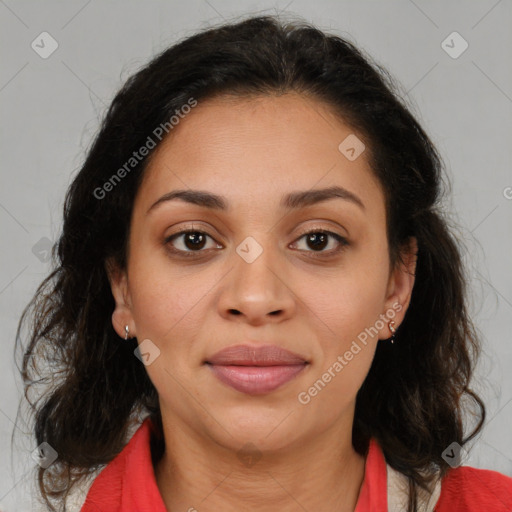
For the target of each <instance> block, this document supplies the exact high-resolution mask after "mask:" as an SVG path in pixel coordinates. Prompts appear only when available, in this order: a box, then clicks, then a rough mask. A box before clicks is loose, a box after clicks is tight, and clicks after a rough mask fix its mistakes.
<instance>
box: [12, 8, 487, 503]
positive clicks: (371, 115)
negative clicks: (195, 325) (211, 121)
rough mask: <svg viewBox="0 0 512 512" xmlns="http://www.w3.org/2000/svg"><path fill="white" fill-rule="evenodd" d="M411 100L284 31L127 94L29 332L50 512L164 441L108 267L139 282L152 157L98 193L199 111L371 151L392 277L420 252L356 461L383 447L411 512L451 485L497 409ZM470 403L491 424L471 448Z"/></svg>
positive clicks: (212, 35) (332, 45)
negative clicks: (344, 135) (145, 439)
mask: <svg viewBox="0 0 512 512" xmlns="http://www.w3.org/2000/svg"><path fill="white" fill-rule="evenodd" d="M397 90H398V89H397V86H396V85H395V82H394V81H393V80H392V79H391V77H390V76H389V75H388V73H387V72H386V71H385V70H384V69H383V68H381V67H380V66H379V65H377V64H374V63H372V61H371V59H370V58H369V57H367V56H365V55H364V54H363V52H362V50H359V49H357V48H356V47H355V46H354V45H353V44H352V43H350V42H349V41H348V40H346V39H343V38H341V37H338V36H336V35H329V34H326V33H324V32H323V31H320V30H318V29H317V28H315V27H314V26H312V25H310V24H307V23H305V22H303V21H293V22H286V23H284V22H282V21H280V20H279V19H278V18H277V17H271V16H258V17H251V18H248V19H245V20H242V21H237V22H233V23H227V24H224V25H222V26H219V27H215V28H210V29H208V30H204V31H202V32H200V33H197V34H195V35H193V36H191V37H188V38H186V39H184V40H182V41H180V42H179V43H177V44H175V45H173V46H171V47H170V48H168V49H166V50H165V51H163V52H162V53H161V54H159V55H158V56H156V57H155V58H154V59H153V60H151V62H149V63H148V64H147V65H146V66H145V67H143V68H142V69H141V70H140V71H138V72H137V73H136V74H134V75H133V76H131V77H130V78H129V79H128V80H127V82H126V83H125V84H124V86H123V87H122V88H121V89H120V91H119V92H118V93H117V95H116V96H115V98H114V100H113V101H112V104H111V105H110V108H109V109H108V112H107V114H106V117H105V118H104V120H103V121H102V124H101V127H100V130H99V132H98V134H97V135H96V137H95V140H94V142H93V144H92V146H91V147H90V149H89V151H88V154H87V157H86V159H85V162H84V164H83V166H82V167H81V169H80V171H79V173H78V174H77V175H76V177H75V178H74V180H73V182H72V184H71V186H70V187H69V190H68V192H67V196H66V200H65V205H64V225H63V230H62V234H61V236H60V239H59V240H58V242H57V244H56V245H55V246H54V248H53V262H54V270H53V271H52V273H51V275H49V276H48V277H47V278H46V279H45V280H44V282H43V283H42V284H41V285H40V287H39V288H38V290H37V293H36V294H35V296H34V298H33V299H32V301H31V302H30V304H29V305H28V306H27V307H26V309H25V311H24V312H23V316H22V317H21V319H20V324H19V326H18V336H17V338H19V336H20V331H21V328H22V325H24V324H25V322H26V321H27V320H29V319H30V320H31V322H30V325H29V326H28V327H29V331H30V332H29V335H28V339H27V343H26V346H25V347H23V360H22V363H21V365H22V368H21V370H22V376H23V379H24V383H25V395H26V397H27V398H28V400H29V403H30V407H31V410H32V412H33V413H34V419H35V436H36V439H37V443H38V444H39V443H41V442H42V441H46V442H48V443H49V444H50V445H51V446H52V447H53V448H54V449H55V450H56V451H57V452H58V455H59V458H58V459H57V461H56V462H55V463H54V464H53V465H52V466H50V467H49V468H48V469H46V470H44V469H42V468H41V469H39V470H38V471H39V473H38V476H39V486H40V490H41V493H42V496H43V497H44V498H45V500H46V501H47V504H48V506H49V507H50V502H53V505H55V504H56V505H58V506H61V507H62V505H63V502H64V500H63V498H64V496H65V494H66V492H67V490H68V489H69V488H70V486H71V484H72V483H73V482H75V481H78V480H79V478H80V476H81V475H85V474H87V473H88V472H90V471H92V470H94V469H95V468H97V467H99V466H100V465H101V464H105V463H108V462H109V461H110V460H112V459H113V458H114V456H115V455H116V454H117V453H119V452H120V450H121V449H122V448H123V446H124V443H125V442H126V439H125V438H126V435H127V432H128V430H127V429H128V426H129V424H130V420H131V419H132V418H133V415H134V412H135V411H139V412H141V411H142V412H144V411H145V412H148V413H149V414H151V415H152V417H154V418H155V419H156V420H157V424H158V425H159V428H160V429H161V419H159V409H158V401H157V392H156V390H155V388H154V386H153V385H152V383H151V381H150V380H149V378H148V376H147V373H146V370H145V367H144V366H143V365H142V364H141V363H140V361H139V360H138V359H137V358H136V357H134V355H133V350H134V347H135V346H136V342H135V341H134V342H133V344H132V343H129V342H120V341H121V340H120V339H119V336H118V335H117V334H116V332H115V331H114V329H113V327H112V323H111V315H112V312H113V310H114V305H115V304H114V300H113V297H112V293H111V289H110V284H109V281H108V278H107V273H106V268H105V264H106V261H107V259H110V258H112V260H113V261H115V262H116V263H117V265H118V266H119V267H120V268H125V264H126V247H127V241H128V237H129V226H130V219H131V213H132V207H133V203H134V198H135V196H136V194H137V190H138V187H139V186H140V183H141V179H142V177H143V175H144V170H145V169H146V167H147V163H148V158H149V157H144V158H142V159H141V160H140V162H138V163H137V165H135V166H134V167H133V170H131V172H129V173H126V176H125V177H123V179H122V181H121V182H119V183H117V184H116V185H115V186H114V187H112V188H113V189H112V190H111V191H109V192H108V193H107V194H105V195H104V197H102V198H98V197H97V196H98V194H96V195H95V194H94V191H95V190H98V187H100V188H101V187H102V186H103V185H104V184H105V183H106V182H107V181H108V180H109V179H110V178H111V177H112V175H113V174H114V173H116V171H117V170H118V169H119V168H122V166H123V165H124V164H125V163H126V162H127V160H128V159H129V158H130V156H131V155H132V153H133V151H136V150H137V149H138V148H140V147H141V146H143V145H144V144H145V143H146V141H147V138H148V136H149V135H151V134H152V133H153V132H154V130H155V128H156V127H158V126H160V125H162V124H163V123H166V122H168V121H169V119H170V117H171V116H172V115H173V114H174V113H175V112H176V110H179V109H180V108H181V107H182V106H183V105H185V104H186V103H187V102H188V101H189V99H190V98H191V97H193V98H195V100H197V101H198V102H201V101H202V100H205V99H207V98H213V97H214V96H216V95H219V94H220V95H222V94H226V95H235V96H239V97H242V98H243V97H247V96H258V95H272V94H274V95H279V94H284V93H287V92H297V93H300V94H303V95H305V97H306V96H307V97H309V98H314V99H316V100H318V101H321V102H323V103H325V104H327V105H328V106H330V107H331V108H332V110H333V112H335V113H336V114H338V115H339V116H340V117H341V118H342V120H343V121H344V122H345V123H347V124H349V125H350V126H351V127H352V128H353V129H354V131H356V132H357V133H358V134H360V135H361V137H362V138H363V140H364V141H365V143H366V144H367V146H368V148H369V151H368V152H367V155H368V156H369V161H370V164H371V168H372V170H373V172H374V173H375V175H376V176H377V178H378V180H379V182H380V183H381V185H382V188H383V190H384V193H385V199H386V221H387V234H388V240H389V248H390V249H389V250H390V260H391V262H392V265H398V264H399V263H400V256H399V255H400V248H401V247H402V246H403V244H404V243H406V242H407V241H408V240H409V239H410V237H415V238H416V239H417V243H418V253H417V268H416V278H415V285H414V288H413V292H412V298H411V303H410V306H409V309H408V311H407V314H406V316H405V319H404V321H403V323H402V325H401V326H400V328H399V330H398V331H397V334H396V343H395V344H394V345H391V344H389V343H380V344H378V347H377V351H376V354H375V358H374V360H373V363H372V366H371V368H370V371H369V374H368V376H367V378H366V380H365V382H364V384H363V386H362V387H361V389H360V390H359V392H358V395H357V402H356V410H355V418H354V424H353V444H354V447H355V449H356V450H358V452H360V453H361V454H365V453H366V450H367V448H368V441H369V438H370V437H375V438H376V439H377V440H378V442H379V443H380V445H381V446H382V449H383V452H384V455H385V458H386V461H387V462H388V464H390V465H391V466H392V467H393V468H395V469H396V470H398V471H400V472H401V473H403V474H404V475H406V476H407V477H408V479H409V483H410V487H409V489H410V493H409V494H410V499H409V501H410V502H409V510H410V511H411V512H412V511H414V510H416V499H417V491H418V487H421V488H425V489H427V488H428V486H429V485H430V484H431V482H432V478H433V475H434V474H435V472H436V471H438V472H440V474H441V475H444V474H445V473H446V471H448V470H449V469H450V468H449V466H448V465H447V463H446V462H445V461H444V459H443V458H442V456H441V454H442V452H443V450H444V449H445V448H447V447H448V446H449V445H450V444H451V443H452V442H454V441H456V442H458V443H459V444H460V445H464V444H465V443H466V442H467V441H468V440H470V439H472V438H473V437H474V436H475V435H476V434H477V433H478V432H479V430H480V429H481V427H482V424H483V421H484V418H485V407H484V405H483V403H482V401H481V400H480V398H479V397H478V396H477V395H476V394H475V393H474V392H473V391H471V389H469V388H468V384H469V381H470V378H471V375H472V371H473V364H474V361H475V358H476V357H477V356H478V353H479V341H478V338H477V335H476V331H475V328H474V326H473V325H472V323H471V321H470V318H469V317H468V314H467V309H466V279H465V276H464V273H463V267H462V261H461V257H460V252H459V248H458V246H457V244H456V243H455V241H454V237H453V235H452V234H451V232H450V229H449V228H448V221H447V220H445V218H444V217H443V215H442V213H441V211H440V192H441V185H442V176H441V171H442V163H441V159H440V157H439V155H438V153H437V151H436V149H435V148H434V146H433V144H432V143H431V141H430V139H429V137H428V136H427V135H426V133H425V132H424V131H423V129H422V128H421V127H420V125H419V124H418V122H417V121H416V120H415V118H414V116H413V115H412V114H411V112H410V111H409V109H408V107H407V106H406V104H405V101H404V100H403V99H401V98H400V95H399V94H398V93H397ZM185 122H186V121H185ZM35 389H40V390H41V391H40V392H39V393H38V395H37V399H36V398H34V397H32V396H31V393H32V392H33V391H34V390H35ZM466 397H469V398H470V399H472V400H473V403H474V404H476V405H477V408H478V409H479V411H480V421H479V423H478V425H477V426H476V428H475V429H474V430H473V431H472V432H471V433H470V435H469V436H468V437H464V425H463V415H464V411H465V409H464V407H463V399H464V398H466Z"/></svg>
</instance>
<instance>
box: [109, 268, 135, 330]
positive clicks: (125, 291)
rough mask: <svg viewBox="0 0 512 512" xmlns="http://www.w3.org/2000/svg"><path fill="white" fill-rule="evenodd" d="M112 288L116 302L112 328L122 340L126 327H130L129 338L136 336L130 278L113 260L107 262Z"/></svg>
mask: <svg viewBox="0 0 512 512" xmlns="http://www.w3.org/2000/svg"><path fill="white" fill-rule="evenodd" d="M105 270H106V272H107V276H108V280H109V282H110V288H111V290H112V295H113V297H114V300H115V303H116V305H115V309H114V312H113V313H112V326H113V327H114V330H115V331H116V332H117V334H118V335H119V336H120V337H121V338H123V339H124V338H125V334H126V332H125V326H128V329H129V337H130V338H134V337H135V336H136V328H135V322H134V320H133V316H132V304H131V298H130V290H129V286H128V276H127V274H126V271H125V270H121V269H120V268H119V266H118V265H117V263H115V262H114V260H113V259H108V260H107V261H106V262H105Z"/></svg>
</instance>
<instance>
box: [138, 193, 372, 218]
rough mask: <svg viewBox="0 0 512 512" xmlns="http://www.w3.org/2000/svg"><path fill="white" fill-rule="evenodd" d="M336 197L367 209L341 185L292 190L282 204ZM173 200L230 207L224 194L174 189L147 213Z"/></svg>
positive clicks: (302, 204) (290, 205) (293, 205)
mask: <svg viewBox="0 0 512 512" xmlns="http://www.w3.org/2000/svg"><path fill="white" fill-rule="evenodd" d="M336 198H338V199H344V200H346V201H349V202H351V203H353V204H355V205H357V206H359V208H361V209H362V210H364V209H365V206H364V204H363V202H362V201H361V199H360V198H359V197H358V196H356V195H355V194H354V193H353V192H350V191H349V190H347V189H345V188H343V187H339V186H333V187H329V188H321V189H311V190H304V191H299V192H291V193H289V194H287V195H286V196H284V197H283V198H282V200H281V202H280V206H281V207H282V208H286V209H288V210H295V209H298V208H303V207H305V206H311V205H313V204H317V203H320V202H323V201H327V200H329V199H336ZM173 200H181V201H184V202H187V203H191V204H195V205H198V206H202V207H203V208H208V209H211V210H223V211H226V210H228V209H229V202H228V200H227V199H226V198H225V197H224V196H219V195H216V194H212V193H211V192H207V191H204V190H174V191H172V192H168V193H167V194H165V195H163V196H162V197H160V198H159V199H158V200H157V201H155V202H154V203H153V204H152V205H151V206H150V207H149V209H148V211H147V212H146V215H147V214H148V213H149V212H151V211H152V210H154V209H155V208H156V207H157V206H158V205H161V204H162V203H165V202H168V201H173Z"/></svg>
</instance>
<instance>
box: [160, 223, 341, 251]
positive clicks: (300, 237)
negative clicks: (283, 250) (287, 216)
mask: <svg viewBox="0 0 512 512" xmlns="http://www.w3.org/2000/svg"><path fill="white" fill-rule="evenodd" d="M190 233H194V234H201V235H206V236H207V237H210V238H211V239H212V240H214V238H213V237H212V236H211V235H209V234H208V233H206V232H205V231H201V230H198V229H186V230H183V231H178V232H176V233H174V234H172V235H170V236H168V237H166V238H165V240H164V245H166V246H168V250H169V251H170V252H171V253H173V254H177V255H179V256H184V257H185V258H191V257H192V258H194V257H197V254H198V253H201V252H206V251H207V250H208V249H206V250H203V249H200V250H198V251H182V250H181V249H176V248H174V247H172V244H171V243H170V242H171V241H172V240H174V239H175V238H178V237H180V236H182V235H187V234H190ZM312 233H314V234H319V233H321V234H325V235H329V236H331V237H333V238H334V239H335V240H336V241H337V242H338V243H339V244H340V247H338V248H337V249H331V250H330V251H320V252H318V251H305V252H308V253H312V254H311V256H310V257H312V258H328V257H332V256H334V255H337V254H338V253H340V252H342V251H343V250H344V248H345V246H348V245H349V242H348V240H347V239H346V238H345V237H343V236H341V235H339V234H338V233H334V232H333V231H329V230H326V229H318V228H316V229H311V230H309V231H305V232H303V233H301V235H300V236H299V237H298V238H297V239H296V241H295V242H294V243H296V242H297V241H299V240H300V239H302V238H304V237H305V236H307V235H309V234H312Z"/></svg>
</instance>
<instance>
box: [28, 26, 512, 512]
mask: <svg viewBox="0 0 512 512" xmlns="http://www.w3.org/2000/svg"><path fill="white" fill-rule="evenodd" d="M440 173H441V160H440V157H439V156H438V154H437V152H436V150H435V148H434V147H433V145H432V143H431V142H430V140H429V138H428V136H427V135H426V134H425V132H424V131H423V130H422V128H421V127H420V126H419V124H418V123H417V121H416V120H415V119H414V117H413V116H412V115H411V113H410V112H409V111H408V110H407V108H406V106H405V105H404V104H403V103H402V102H401V100H399V99H398V97H397V95H396V94H395V93H394V92H393V87H392V84H391V80H390V79H389V78H388V77H387V75H386V73H385V71H383V70H382V69H380V68H379V67H378V66H376V65H372V64H371V63H370V61H369V59H368V58H366V57H364V56H363V55H362V53H361V52H360V51H359V50H358V49H356V48H355V47H354V46H353V45H352V44H350V43H349V42H348V41H345V40H343V39H341V38H339V37H336V36H333V35H328V34H325V33H323V32H321V31H319V30H317V29H316V28H315V27H313V26H310V25H307V24H305V23H289V24H283V23H281V22H280V21H278V20H277V19H276V18H272V17H253V18H249V19H247V20H245V21H242V22H238V23H233V24H226V25H224V26H221V27H218V28H212V29H209V30H205V31H203V32H201V33H198V34H196V35H194V36H192V37H189V38H187V39H185V40H183V41H181V42H180V43H178V44H176V45H174V46H172V47H171V48H169V49H167V50H166V51H164V52H163V53H162V54H160V55H158V56H157V57H155V58H154V59H153V60H152V61H151V62H150V63H149V64H148V65H147V66H146V67H144V68H143V69H142V70H140V71H139V72H138V73H137V74H135V75H134V76H133V77H131V78H130V79H129V80H128V81H127V83H126V84H125V85H124V87H123V88H122V89H121V90H120V92H119V93H118V94H117V96H116V97H115V98H114V100H113V102H112V105H111V107H110V109H109V111H108V113H107V116H106V118H105V120H104V122H103V124H102V127H101V130H100V132H99V134H98V135H97V137H96V139H95V142H94V144H93V146H92V147H91V149H90V151H89V153H88V156H87V158H86V161H85V163H84V165H83V167H82V169H81V171H80V172H79V173H78V175H77V176H76V178H75V179H74V181H73V183H72V185H71V187H70V189H69V191H68V194H67V198H66V203H65V211H64V226H63V232H62V236H61V238H60V240H59V242H58V244H57V246H56V250H55V252H56V254H55V256H56V257H57V258H58V260H57V263H56V268H55V270H54V271H53V273H52V274H51V275H50V276H49V277H48V278H47V279H46V280H45V282H44V283H43V284H42V285H41V287H40V289H39V290H38V293H37V294H36V296H35V298H34V299H33V302H32V303H31V306H32V307H31V308H27V310H26V311H25V312H24V315H23V317H22V320H21V321H20V327H21V325H22V323H23V322H24V319H26V318H28V316H29V314H30V315H32V317H33V319H34V323H33V326H32V331H31V336H30V340H29V344H28V346H27V347H26V348H25V357H24V360H23V377H24V379H25V383H26V394H27V395H28V394H29V393H30V392H31V391H32V387H33V385H34V383H35V379H36V378H39V379H40V378H41V374H42V375H43V376H44V375H45V374H44V371H43V370H44V369H41V365H42V364H44V367H45V368H46V369H47V370H49V371H50V372H51V376H52V382H51V386H50V388H49V389H48V390H47V391H46V393H44V394H42V398H41V399H40V400H39V401H36V400H33V401H32V407H33V409H34V412H35V434H36V438H37V441H38V444H39V443H43V442H45V443H47V445H45V446H47V447H48V446H49V447H51V449H52V450H53V451H51V450H49V449H48V448H47V449H46V451H45V450H43V451H42V454H41V458H42V463H41V464H40V469H39V473H38V475H39V487H40V490H41V494H42V497H43V498H44V500H45V502H46V504H47V505H48V508H50V506H53V507H54V509H58V510H60V509H63V506H64V504H65V503H67V508H66V510H82V511H84V512H92V511H107V510H108V511H128V510H130V511H133V510H137V511H150V510H151V511H162V512H163V511H165V510H167V511H176V510H188V511H193V510H198V511H216V510H226V511H229V510H250V511H260V510H262V511H263V510H264V511H272V510H280V511H292V510H293V511H295V510H311V511H312V510H315V511H334V510H336V511H343V512H348V511H351V512H352V511H354V510H355V511H357V512H363V511H369V510H371V511H374V510H375V511H386V510H390V511H391V510H408V511H410V512H412V511H416V510H423V511H425V510H429V511H430V510H434V509H435V510H436V511H437V512H444V511H448V510H449V511H450V512H455V511H466V512H467V511H473V510H474V511H476V510H478V511H480V510H493V511H498V510H504V511H505V510H506V511H509V510H510V509H511V507H512V479H511V478H509V477H507V476H505V475H502V474H500V473H497V472H494V471H488V470H481V469H474V468H469V467H463V466H461V462H462V456H461V448H462V447H463V446H464V445H465V444H466V443H467V442H468V441H469V440H471V439H472V438H474V436H475V435H476V434H477V433H478V432H479V431H480V429H481V427H482V424H483V422H484V419H485V407H484V404H483V403H482V401H481V399H480V398H479V397H478V396H477V395H476V394H475V393H474V392H473V391H472V390H471V389H470V388H469V387H468V386H469V382H470V378H471V376H472V371H473V365H474V362H475V360H476V357H477V355H478V350H479V341H478V339H477V336H476V334H475V330H474V327H473V325H472V323H471V320H470V318H469V317H468V315H467V309H466V295H465V294H466V288H465V279H464V272H463V268H462V264H461V258H460V254H459V249H458V248H457V245H456V243H455V242H454V237H453V235H452V234H451V233H450V231H449V230H448V228H447V224H446V222H445V220H444V219H443V217H442V215H441V214H440V213H439V211H438V207H439V194H440V180H441V174H440ZM38 364H39V366H37V365H38ZM37 368H39V370H38V369H37ZM54 379H55V380H54ZM467 398H470V399H472V400H473V402H474V404H476V406H477V408H478V409H479V411H480V413H479V423H478V424H477V426H476V428H475V429H474V430H473V431H470V432H465V429H464V425H463V421H462V419H463V414H464V412H465V411H464V408H463V400H466V399H467ZM50 455H53V456H51V457H50ZM51 459H53V460H51Z"/></svg>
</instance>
